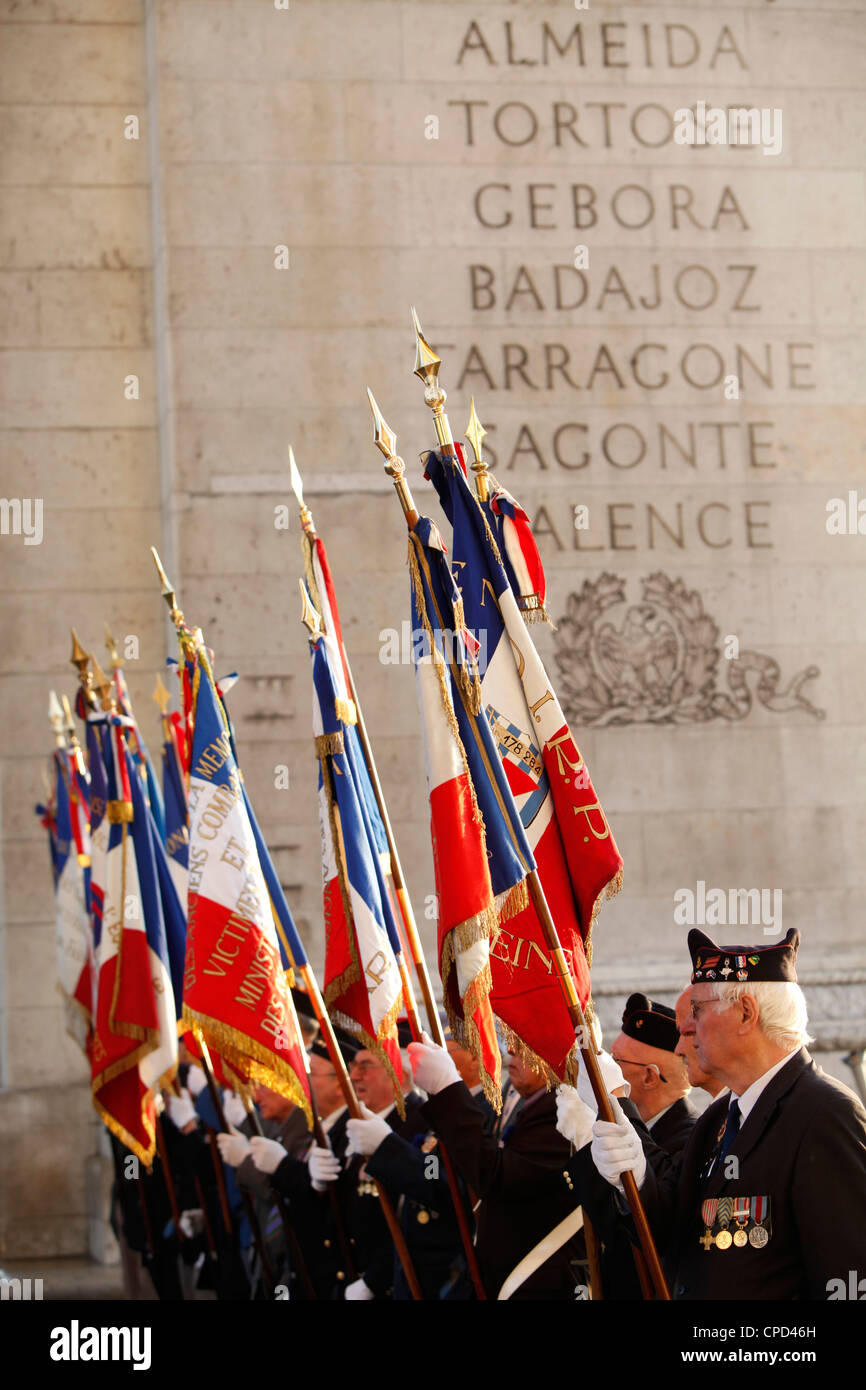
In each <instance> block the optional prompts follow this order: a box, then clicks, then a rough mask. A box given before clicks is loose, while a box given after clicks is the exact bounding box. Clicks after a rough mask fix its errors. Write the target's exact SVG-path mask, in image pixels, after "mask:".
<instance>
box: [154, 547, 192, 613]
mask: <svg viewBox="0 0 866 1390" xmlns="http://www.w3.org/2000/svg"><path fill="white" fill-rule="evenodd" d="M150 553H151V555H152V556H153V563H154V564H155V565H156V571H157V574H158V575H159V577H160V579H161V581H162V596H163V598H164V599H165V601H166V603H167V604H168V611H169V615H170V617H171V620H172V622H173V623H174V625H175V627H176V628H177V630H178V632H179V633H180V632H182V631H183V630H185V629H186V620H185V619H184V616H183V613H182V612H181V611H180V609H179V608H178V606H177V598H176V597H175V592H174V585H173V584H172V582H171V580H170V579H169V577H168V575H167V574H166V572H165V570H164V569H163V567H162V561H161V560H160V558H159V551H158V550H157V548H156V546H155V545H152V546H151V547H150Z"/></svg>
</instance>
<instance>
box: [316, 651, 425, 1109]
mask: <svg viewBox="0 0 866 1390" xmlns="http://www.w3.org/2000/svg"><path fill="white" fill-rule="evenodd" d="M310 650H311V655H312V660H313V733H314V737H315V743H316V751H317V753H318V755H319V819H320V825H321V832H322V878H323V892H324V915H325V971H324V991H323V993H324V999H325V1004H326V1006H327V1009H328V1013H329V1015H330V1018H331V1020H332V1022H333V1023H334V1024H335V1025H337V1026H338V1027H340V1028H343V1029H345V1030H346V1032H347V1033H350V1034H351V1035H352V1037H354V1038H357V1039H358V1041H359V1042H360V1043H361V1045H362V1047H364V1048H367V1049H368V1051H370V1052H371V1053H373V1054H374V1055H375V1056H377V1057H378V1058H379V1059H380V1061H381V1062H382V1063H383V1065H384V1066H385V1068H386V1070H387V1071H388V1073H389V1075H390V1077H391V1082H392V1085H393V1087H394V1098H395V1101H396V1104H397V1107H398V1109H399V1111H400V1113H401V1114H403V1113H404V1102H403V1092H402V1086H401V1084H400V1080H401V1076H402V1063H401V1061H400V1055H399V1054H400V1046H399V1042H398V1038H397V1016H398V1014H399V1013H400V1010H401V1007H402V1002H403V999H402V983H401V977H400V968H399V965H398V963H397V956H398V955H399V953H400V943H399V937H398V934H397V927H396V923H395V921H394V917H393V909H392V905H391V901H390V899H389V894H388V887H387V884H386V870H385V867H384V865H385V861H386V860H387V857H388V848H387V841H386V839H385V833H384V829H383V827H382V824H381V820H380V819H379V815H378V808H377V807H376V804H375V799H374V797H373V792H372V788H371V787H370V783H369V779H368V776H367V771H366V768H365V766H364V761H363V757H362V755H361V749H360V746H359V743H358V735H357V731H356V728H355V723H354V719H355V716H354V713H353V711H352V710H350V709H349V708H348V707H347V702H346V694H345V684H344V682H343V679H342V667H341V662H340V656H339V652H338V649H337V646H336V643H335V641H334V640H333V638H331V637H330V636H328V635H327V634H326V633H319V634H318V635H317V636H314V637H313V638H312V639H311V642H310Z"/></svg>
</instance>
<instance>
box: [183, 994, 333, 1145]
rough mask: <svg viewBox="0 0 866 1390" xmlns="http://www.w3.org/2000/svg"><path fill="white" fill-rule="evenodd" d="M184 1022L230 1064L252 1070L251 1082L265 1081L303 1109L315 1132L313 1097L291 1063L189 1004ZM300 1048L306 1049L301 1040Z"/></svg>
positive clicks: (186, 1006)
mask: <svg viewBox="0 0 866 1390" xmlns="http://www.w3.org/2000/svg"><path fill="white" fill-rule="evenodd" d="M183 1020H184V1023H185V1024H186V1026H187V1027H188V1028H192V1027H194V1026H195V1027H198V1028H199V1029H201V1032H202V1033H203V1034H204V1039H205V1042H206V1043H207V1044H208V1045H210V1043H211V1040H213V1046H214V1047H215V1048H216V1050H217V1052H218V1053H219V1054H220V1056H221V1057H224V1058H225V1059H226V1061H227V1062H228V1063H229V1064H231V1063H232V1062H234V1063H235V1065H242V1066H244V1067H245V1068H246V1069H247V1070H248V1071H249V1074H250V1080H251V1081H261V1082H262V1083H263V1084H264V1085H265V1086H268V1087H269V1088H270V1089H271V1090H272V1091H277V1092H278V1093H279V1094H280V1095H281V1096H286V1098H287V1099H288V1100H290V1101H292V1103H293V1104H294V1105H296V1106H297V1107H298V1109H299V1110H303V1112H304V1115H305V1116H306V1119H307V1124H308V1126H309V1127H310V1129H312V1127H313V1115H312V1110H311V1108H310V1101H309V1098H308V1096H307V1094H306V1091H305V1090H304V1088H303V1086H302V1085H301V1082H300V1081H299V1080H298V1077H297V1074H296V1073H295V1071H294V1068H293V1067H291V1066H290V1065H289V1063H288V1062H286V1061H284V1060H283V1059H282V1058H281V1057H278V1056H277V1055H276V1053H275V1052H273V1051H272V1050H271V1049H270V1048H268V1047H265V1046H264V1045H263V1044H262V1043H260V1042H259V1041H258V1039H256V1038H251V1037H250V1036H249V1034H247V1033H242V1032H241V1031H240V1029H239V1028H233V1027H232V1026H231V1024H229V1023H223V1022H222V1020H221V1019H216V1018H209V1017H208V1015H207V1014H202V1013H199V1012H198V1011H197V1010H196V1009H191V1008H189V1006H188V1005H187V1004H184V1006H183ZM298 1046H299V1047H302V1046H303V1044H302V1043H301V1042H300V1040H298Z"/></svg>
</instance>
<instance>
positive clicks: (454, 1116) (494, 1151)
mask: <svg viewBox="0 0 866 1390" xmlns="http://www.w3.org/2000/svg"><path fill="white" fill-rule="evenodd" d="M409 1054H410V1056H411V1058H412V1068H413V1072H414V1075H415V1080H416V1083H417V1084H418V1085H419V1086H420V1087H421V1088H422V1089H423V1090H426V1091H427V1092H428V1095H429V1097H430V1098H429V1100H428V1101H427V1104H426V1105H425V1106H424V1108H423V1114H424V1116H425V1118H426V1120H427V1122H428V1123H429V1124H430V1125H432V1127H433V1129H435V1131H436V1133H437V1134H438V1135H439V1136H440V1137H441V1139H442V1142H443V1143H444V1144H445V1145H446V1146H447V1148H448V1150H449V1152H450V1154H451V1157H452V1158H453V1160H454V1163H455V1165H456V1166H457V1168H458V1170H459V1172H460V1174H461V1176H462V1177H463V1178H464V1180H465V1181H466V1183H467V1185H468V1186H469V1187H470V1188H471V1189H472V1190H473V1191H474V1192H476V1193H477V1194H478V1196H479V1197H480V1199H481V1202H480V1206H479V1208H478V1210H477V1231H478V1236H477V1242H476V1249H477V1253H478V1263H479V1266H480V1268H481V1276H482V1278H483V1280H484V1286H485V1289H486V1292H487V1295H488V1297H489V1298H491V1299H495V1298H498V1297H499V1294H500V1291H501V1290H502V1288H503V1285H504V1284H505V1281H506V1280H507V1279H508V1277H509V1275H511V1274H512V1271H514V1270H515V1269H516V1267H517V1266H518V1265H519V1264H520V1262H521V1261H522V1260H523V1259H524V1257H526V1256H527V1255H529V1253H530V1252H531V1251H532V1250H533V1249H534V1248H535V1247H536V1246H537V1245H538V1244H539V1242H541V1241H542V1240H543V1238H544V1237H546V1236H548V1235H549V1234H550V1232H551V1231H553V1230H554V1229H555V1228H556V1227H557V1226H559V1225H560V1223H561V1222H562V1221H563V1220H565V1219H566V1218H571V1217H572V1215H573V1209H574V1201H573V1194H569V1193H568V1191H567V1190H564V1191H563V1192H562V1193H560V1191H559V1188H558V1187H550V1188H549V1189H548V1191H547V1192H546V1193H545V1194H542V1195H540V1194H539V1190H538V1188H539V1183H540V1181H542V1180H544V1179H547V1178H548V1177H549V1175H550V1173H551V1171H556V1172H557V1173H561V1172H562V1170H563V1169H564V1167H565V1164H566V1162H567V1160H568V1155H569V1147H568V1144H567V1142H566V1141H565V1140H564V1139H563V1138H562V1137H561V1135H559V1134H558V1133H557V1131H556V1099H555V1096H554V1095H553V1093H552V1092H549V1091H547V1090H546V1089H545V1083H544V1079H543V1077H542V1076H541V1075H540V1073H538V1072H537V1071H535V1070H534V1068H533V1067H531V1066H530V1065H529V1064H527V1063H526V1062H524V1061H523V1060H522V1059H520V1058H518V1057H515V1056H512V1057H511V1058H510V1060H509V1064H508V1070H509V1075H510V1077H511V1081H512V1084H513V1085H514V1086H515V1087H516V1088H517V1090H518V1091H519V1092H520V1097H521V1098H520V1101H519V1103H518V1105H517V1107H516V1108H515V1110H514V1111H513V1112H512V1115H511V1117H510V1121H509V1124H508V1125H507V1126H506V1129H505V1131H504V1133H503V1136H502V1140H501V1143H500V1142H498V1141H497V1140H496V1139H495V1138H494V1137H493V1136H492V1135H489V1134H486V1133H485V1126H484V1116H483V1114H482V1112H481V1111H480V1110H479V1108H478V1106H477V1105H476V1104H475V1101H474V1100H473V1098H472V1096H471V1095H470V1094H469V1091H468V1089H467V1087H466V1085H465V1084H464V1082H463V1081H461V1080H460V1077H459V1075H458V1073H457V1069H456V1067H455V1066H454V1064H453V1062H452V1060H451V1058H450V1057H449V1056H448V1053H447V1052H446V1051H445V1049H444V1048H439V1047H436V1046H435V1045H433V1044H426V1043H412V1045H411V1046H410V1048H409ZM574 1229H575V1230H576V1229H577V1227H576V1226H575V1227H574ZM573 1234H574V1232H573V1231H572V1235H571V1237H570V1238H569V1239H566V1240H564V1241H563V1243H562V1244H561V1245H560V1246H559V1248H558V1249H556V1250H555V1251H554V1252H553V1253H552V1254H551V1255H550V1257H549V1258H546V1259H543V1260H540V1261H539V1264H538V1267H537V1268H536V1269H535V1270H534V1271H533V1272H532V1273H531V1274H530V1276H529V1277H528V1278H526V1279H525V1280H524V1281H523V1282H521V1283H520V1284H519V1286H518V1287H516V1288H515V1291H514V1293H513V1295H512V1296H513V1297H514V1298H516V1299H569V1300H571V1299H573V1298H574V1291H575V1284H576V1283H577V1282H578V1278H579V1276H577V1277H576V1276H575V1273H574V1270H573V1267H572V1260H573V1259H574V1258H575V1257H576V1253H577V1252H576V1250H575V1247H574V1244H573Z"/></svg>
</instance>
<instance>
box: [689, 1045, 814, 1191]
mask: <svg viewBox="0 0 866 1390" xmlns="http://www.w3.org/2000/svg"><path fill="white" fill-rule="evenodd" d="M812 1065H813V1063H812V1058H811V1057H810V1056H809V1054H808V1052H807V1051H806V1049H805V1047H801V1048H800V1051H799V1052H798V1053H796V1054H795V1056H794V1057H793V1058H792V1059H791V1060H790V1061H789V1062H788V1063H787V1064H786V1065H785V1066H784V1067H782V1069H781V1071H779V1072H777V1073H776V1075H775V1076H774V1077H773V1079H772V1081H771V1082H770V1084H769V1085H768V1086H765V1087H764V1090H763V1091H762V1092H761V1094H760V1096H759V1097H758V1100H757V1103H756V1104H755V1106H754V1107H753V1108H752V1110H750V1112H749V1116H748V1119H746V1120H745V1121H744V1123H743V1127H742V1129H741V1130H740V1132H739V1134H738V1135H737V1137H736V1139H735V1140H734V1142H733V1144H732V1145H731V1147H730V1149H729V1150H728V1153H727V1155H726V1158H731V1157H734V1158H737V1159H738V1160H739V1162H740V1163H741V1164H742V1163H744V1162H745V1160H746V1158H747V1156H748V1155H749V1154H750V1153H751V1152H752V1149H754V1147H755V1145H756V1144H757V1143H758V1142H759V1141H760V1140H761V1139H762V1138H763V1136H764V1134H765V1133H766V1132H767V1129H768V1127H769V1125H770V1123H771V1122H772V1119H773V1115H774V1113H775V1111H776V1108H777V1106H778V1105H779V1104H780V1102H781V1101H782V1099H783V1098H784V1097H785V1096H786V1095H787V1094H788V1092H789V1091H790V1089H791V1087H792V1086H794V1085H795V1084H796V1083H797V1082H798V1081H799V1079H800V1077H801V1076H802V1075H803V1072H804V1071H806V1070H807V1068H809V1067H811V1066H812ZM729 1101H730V1096H726V1097H725V1102H726V1105H727V1103H728V1102H729ZM724 1169H725V1165H724V1163H717V1164H716V1166H715V1168H714V1169H713V1171H712V1173H711V1175H710V1180H709V1183H708V1185H707V1195H708V1196H712V1197H715V1196H717V1195H718V1194H719V1193H720V1192H721V1191H722V1190H723V1188H724V1187H725V1186H726V1184H727V1182H728V1181H729V1179H727V1178H725V1175H724Z"/></svg>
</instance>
